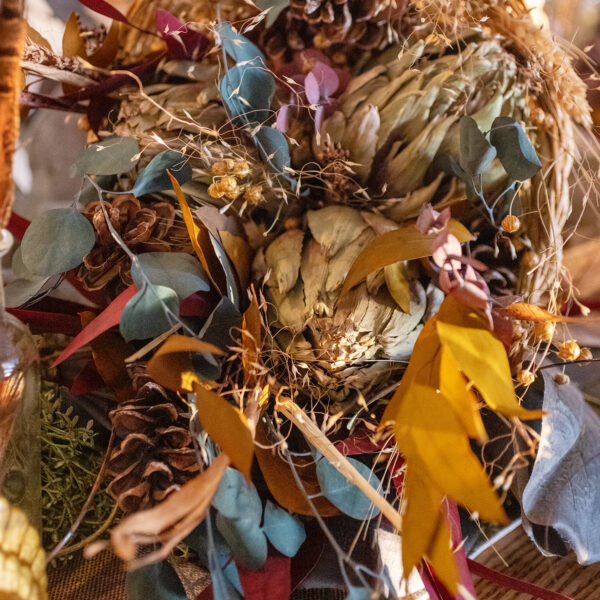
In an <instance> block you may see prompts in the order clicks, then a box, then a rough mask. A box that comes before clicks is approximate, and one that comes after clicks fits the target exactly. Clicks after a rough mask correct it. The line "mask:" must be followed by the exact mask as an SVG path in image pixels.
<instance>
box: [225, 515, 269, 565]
mask: <svg viewBox="0 0 600 600" xmlns="http://www.w3.org/2000/svg"><path fill="white" fill-rule="evenodd" d="M216 523H217V529H218V530H219V531H220V533H221V534H222V536H223V537H224V538H225V540H226V541H227V544H228V545H229V547H230V548H231V552H232V554H233V556H234V557H235V559H236V560H237V561H239V562H240V564H241V565H243V566H244V567H246V568H247V569H251V570H256V569H260V567H262V566H263V565H264V564H265V561H266V560H267V553H268V544H267V538H266V536H265V534H264V532H263V531H262V529H261V528H260V525H259V521H256V520H255V519H254V518H252V517H250V516H243V517H241V518H239V519H228V518H227V517H226V516H224V515H223V514H221V513H218V514H217V519H216Z"/></svg>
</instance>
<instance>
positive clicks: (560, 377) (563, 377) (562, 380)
mask: <svg viewBox="0 0 600 600" xmlns="http://www.w3.org/2000/svg"><path fill="white" fill-rule="evenodd" d="M554 383H556V384H558V385H567V384H568V383H571V378H570V377H569V376H568V375H567V374H566V373H557V374H556V375H555V376H554Z"/></svg>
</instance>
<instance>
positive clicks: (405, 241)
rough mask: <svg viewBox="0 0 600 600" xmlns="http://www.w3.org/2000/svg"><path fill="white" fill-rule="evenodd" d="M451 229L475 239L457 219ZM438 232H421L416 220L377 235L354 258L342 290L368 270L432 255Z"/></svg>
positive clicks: (464, 239)
mask: <svg viewBox="0 0 600 600" xmlns="http://www.w3.org/2000/svg"><path fill="white" fill-rule="evenodd" d="M448 228H449V231H450V233H452V234H453V235H454V236H456V237H457V238H458V240H459V241H460V242H467V241H469V240H472V239H473V236H472V235H471V234H470V233H469V231H468V230H467V229H466V228H465V227H464V226H463V225H461V224H460V223H459V222H458V221H455V220H454V219H451V220H450V223H449V224H448ZM435 238H436V236H435V235H424V234H422V233H421V232H420V231H419V230H418V229H417V228H416V227H415V226H414V225H413V224H411V225H406V226H404V227H400V228H399V229H394V230H393V231H388V232H387V233H384V234H382V235H380V236H378V237H376V238H375V239H374V240H373V241H372V242H371V243H370V244H369V245H368V246H367V247H366V248H365V249H364V250H363V251H362V252H361V253H360V254H359V255H358V258H357V259H356V260H355V261H354V264H353V265H352V267H350V271H349V272H348V275H347V276H346V280H345V281H344V285H343V286H342V291H341V294H344V293H346V292H347V291H348V290H350V289H352V288H353V287H354V286H355V285H357V284H358V283H360V282H361V281H362V280H363V279H364V278H365V277H366V276H367V275H369V273H372V272H373V271H378V270H379V269H383V268H384V267H387V266H388V265H391V264H394V263H396V262H399V261H403V260H414V259H417V258H425V257H426V256H430V255H431V252H432V245H433V242H434V240H435ZM341 294H340V295H341Z"/></svg>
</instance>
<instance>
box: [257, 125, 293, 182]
mask: <svg viewBox="0 0 600 600" xmlns="http://www.w3.org/2000/svg"><path fill="white" fill-rule="evenodd" d="M254 138H255V140H256V142H257V146H258V148H259V150H260V151H261V153H262V155H263V157H264V159H265V160H266V161H267V163H269V165H270V166H271V168H272V169H273V170H274V171H276V172H277V173H285V172H286V170H287V169H288V168H289V166H290V148H289V146H288V143H287V139H286V137H285V136H284V135H283V133H281V131H278V130H277V129H273V128H272V127H261V128H260V129H259V130H258V131H257V132H256V134H255V136H254Z"/></svg>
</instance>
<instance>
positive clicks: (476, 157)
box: [460, 116, 496, 177]
mask: <svg viewBox="0 0 600 600" xmlns="http://www.w3.org/2000/svg"><path fill="white" fill-rule="evenodd" d="M494 158H496V148H494V146H492V145H491V144H490V143H489V142H488V141H487V139H486V137H485V135H484V134H483V133H482V132H481V130H480V129H479V126H478V125H477V123H476V122H475V119H473V118H472V117H468V116H467V117H463V118H462V119H461V120H460V165H461V166H462V168H463V169H464V170H465V171H466V172H467V173H468V174H469V175H471V177H475V176H477V175H481V174H482V173H483V172H484V171H485V170H486V169H487V168H488V167H489V165H490V164H491V162H492V161H493V160H494Z"/></svg>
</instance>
